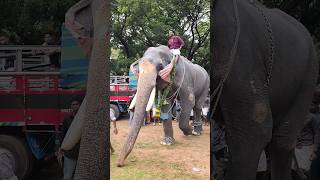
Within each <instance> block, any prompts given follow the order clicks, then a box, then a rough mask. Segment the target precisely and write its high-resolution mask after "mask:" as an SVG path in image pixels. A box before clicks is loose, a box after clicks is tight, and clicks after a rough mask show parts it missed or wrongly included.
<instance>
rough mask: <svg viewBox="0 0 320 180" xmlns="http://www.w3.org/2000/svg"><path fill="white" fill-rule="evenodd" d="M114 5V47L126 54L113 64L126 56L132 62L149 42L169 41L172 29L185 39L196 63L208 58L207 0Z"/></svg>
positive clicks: (137, 1) (118, 1) (188, 53)
mask: <svg viewBox="0 0 320 180" xmlns="http://www.w3.org/2000/svg"><path fill="white" fill-rule="evenodd" d="M112 9H113V10H112V12H113V14H112V19H113V30H112V39H111V42H112V47H113V48H115V49H116V48H118V49H121V54H123V56H119V59H117V60H116V61H114V66H112V68H117V66H116V64H121V63H122V61H123V60H126V62H130V63H132V62H133V61H135V60H137V59H138V58H139V57H141V56H142V54H143V52H144V51H145V50H146V49H147V48H148V47H150V46H157V45H160V44H164V45H166V44H167V40H168V32H169V30H172V29H173V30H175V31H176V32H177V34H178V35H180V36H182V37H183V39H184V40H185V42H186V46H185V47H184V48H183V50H182V54H183V55H184V56H186V57H187V58H188V59H190V60H192V59H193V60H194V61H195V62H196V63H203V62H205V61H206V60H208V56H209V49H208V48H209V46H208V39H209V2H208V1H205V0H197V1H194V0H187V1H182V0H179V1H174V0H166V1H156V0H150V1H143V0H132V1H126V0H115V1H114V2H113V6H112ZM200 51H201V53H199V52H200ZM125 57H126V58H125ZM120 58H122V59H120ZM130 63H129V64H130ZM116 71H118V70H116Z"/></svg>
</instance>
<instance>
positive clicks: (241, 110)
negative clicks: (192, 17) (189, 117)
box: [210, 0, 319, 180]
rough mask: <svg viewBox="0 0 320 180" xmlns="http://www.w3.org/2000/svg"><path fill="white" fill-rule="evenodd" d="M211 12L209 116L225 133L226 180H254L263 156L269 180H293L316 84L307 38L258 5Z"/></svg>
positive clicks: (240, 0)
mask: <svg viewBox="0 0 320 180" xmlns="http://www.w3.org/2000/svg"><path fill="white" fill-rule="evenodd" d="M212 8H213V9H212V14H211V16H212V18H213V19H212V21H211V22H212V23H211V25H212V33H213V34H211V38H212V39H211V40H212V41H211V43H212V44H211V45H212V46H211V50H210V51H211V52H212V53H213V56H212V59H211V64H210V68H211V72H212V73H213V74H211V85H210V90H212V91H211V92H210V93H211V98H212V99H213V101H212V102H211V105H210V106H211V107H210V110H211V113H212V114H213V117H212V118H211V119H214V120H215V122H216V123H223V124H224V125H225V127H226V142H227V145H228V147H229V155H230V160H229V163H228V167H227V169H226V174H225V179H226V180H235V179H237V180H254V179H255V176H256V170H257V167H258V162H259V157H260V154H261V152H262V151H263V150H265V151H266V152H267V154H268V155H269V156H270V164H269V165H270V170H271V179H272V180H290V179H291V176H290V174H291V170H290V169H291V162H292V156H293V153H294V148H295V143H296V139H297V136H298V133H299V132H300V130H301V129H302V126H303V121H304V119H305V118H306V116H307V113H308V109H309V107H310V104H311V101H312V97H313V90H314V87H315V85H316V82H317V76H318V68H319V67H318V66H319V65H318V62H317V59H316V51H315V48H314V44H313V42H312V38H311V36H310V34H309V32H308V30H307V29H306V28H305V27H304V26H303V25H302V24H301V23H299V22H298V21H297V20H295V19H294V18H293V17H291V16H289V15H288V14H286V13H284V12H282V11H281V10H279V9H269V8H266V7H265V6H264V5H262V4H261V3H260V2H258V1H256V0H250V1H248V0H215V1H214V0H212ZM211 134H213V133H211ZM211 149H212V148H211Z"/></svg>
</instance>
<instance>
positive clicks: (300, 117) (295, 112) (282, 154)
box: [270, 93, 311, 180]
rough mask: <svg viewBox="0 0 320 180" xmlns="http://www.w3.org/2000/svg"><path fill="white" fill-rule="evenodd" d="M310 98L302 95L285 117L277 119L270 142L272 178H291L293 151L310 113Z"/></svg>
mask: <svg viewBox="0 0 320 180" xmlns="http://www.w3.org/2000/svg"><path fill="white" fill-rule="evenodd" d="M310 94H311V93H310ZM302 97H303V98H302ZM308 100H310V101H309V102H311V98H310V96H308V95H306V96H303V95H302V96H301V98H298V99H297V101H296V102H295V103H294V104H293V106H292V108H291V109H290V110H289V112H288V113H287V114H286V115H285V117H284V118H283V117H282V118H281V119H280V118H279V119H275V122H274V123H275V125H274V129H273V135H272V141H271V143H270V156H271V162H270V163H271V176H272V180H291V166H292V159H293V153H294V149H295V146H296V139H297V136H298V134H299V133H300V131H301V129H302V127H303V122H304V120H305V119H306V117H307V114H308V109H309V104H308V103H307V102H308ZM303 102H306V103H303ZM303 104H304V105H303Z"/></svg>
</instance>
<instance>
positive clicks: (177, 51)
mask: <svg viewBox="0 0 320 180" xmlns="http://www.w3.org/2000/svg"><path fill="white" fill-rule="evenodd" d="M170 51H171V52H172V54H174V55H180V54H181V52H180V49H170Z"/></svg>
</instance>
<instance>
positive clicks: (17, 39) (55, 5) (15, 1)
mask: <svg viewBox="0 0 320 180" xmlns="http://www.w3.org/2000/svg"><path fill="white" fill-rule="evenodd" d="M77 1H78V0H51V1H44V0H10V1H9V0H4V1H0V11H1V12H2V14H5V15H6V16H1V17H0V22H1V25H0V29H1V30H2V31H3V30H4V31H9V32H10V34H9V36H10V39H11V41H12V42H13V43H15V44H41V43H42V41H43V40H42V39H43V34H44V33H47V32H50V33H51V34H53V35H54V36H55V37H56V40H59V37H60V28H61V25H62V23H63V22H64V16H65V13H66V11H67V10H68V9H69V7H71V6H72V5H73V4H75V3H76V2H77ZM15 34H16V36H13V35H15Z"/></svg>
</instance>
